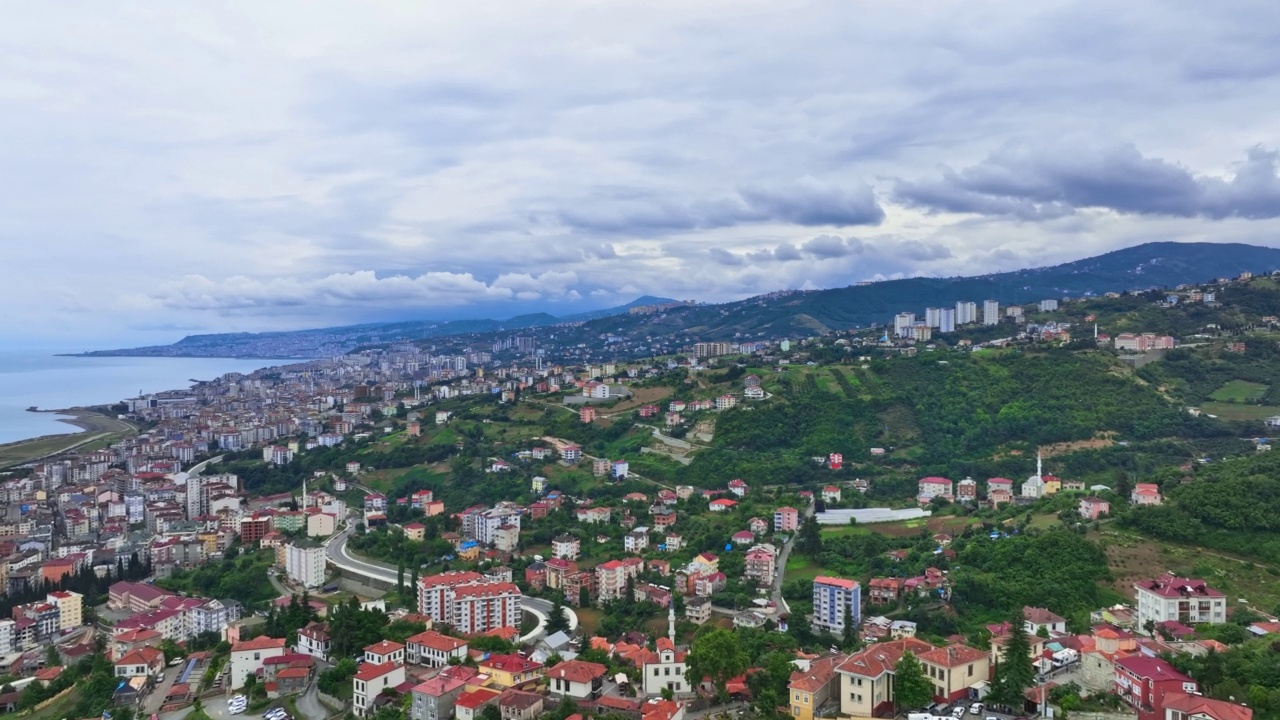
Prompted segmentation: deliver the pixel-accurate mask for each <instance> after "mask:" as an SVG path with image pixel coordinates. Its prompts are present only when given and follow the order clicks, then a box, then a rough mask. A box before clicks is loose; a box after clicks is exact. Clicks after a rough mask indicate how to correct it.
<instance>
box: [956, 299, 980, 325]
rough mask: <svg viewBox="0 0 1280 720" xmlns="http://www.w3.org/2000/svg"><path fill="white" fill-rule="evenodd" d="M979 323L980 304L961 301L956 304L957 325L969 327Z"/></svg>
mask: <svg viewBox="0 0 1280 720" xmlns="http://www.w3.org/2000/svg"><path fill="white" fill-rule="evenodd" d="M973 322H978V303H975V302H969V301H967V300H961V301H959V302H957V303H956V324H957V325H968V324H969V323H973Z"/></svg>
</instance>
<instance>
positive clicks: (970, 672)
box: [969, 665, 973, 677]
mask: <svg viewBox="0 0 1280 720" xmlns="http://www.w3.org/2000/svg"><path fill="white" fill-rule="evenodd" d="M969 677H973V666H972V665H970V666H969Z"/></svg>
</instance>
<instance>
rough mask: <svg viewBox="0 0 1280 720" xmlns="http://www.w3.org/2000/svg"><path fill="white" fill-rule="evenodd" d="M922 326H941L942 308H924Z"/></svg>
mask: <svg viewBox="0 0 1280 720" xmlns="http://www.w3.org/2000/svg"><path fill="white" fill-rule="evenodd" d="M924 324H925V325H928V326H929V327H931V328H936V327H938V326H939V325H941V324H942V308H925V309H924Z"/></svg>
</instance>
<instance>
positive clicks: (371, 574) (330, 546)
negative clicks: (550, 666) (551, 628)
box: [324, 528, 578, 642]
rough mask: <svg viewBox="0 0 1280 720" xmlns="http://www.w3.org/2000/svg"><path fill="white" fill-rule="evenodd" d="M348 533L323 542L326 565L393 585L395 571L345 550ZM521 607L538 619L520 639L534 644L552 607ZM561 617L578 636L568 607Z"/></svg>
mask: <svg viewBox="0 0 1280 720" xmlns="http://www.w3.org/2000/svg"><path fill="white" fill-rule="evenodd" d="M350 533H351V529H350V528H347V529H346V530H343V531H342V532H340V533H338V534H336V535H334V536H333V537H331V538H329V539H328V540H327V541H325V544H324V551H325V555H326V556H327V558H328V561H329V564H330V565H333V566H334V567H337V568H340V569H342V570H346V571H347V572H351V573H355V574H357V575H361V576H363V577H366V578H370V579H374V580H380V581H382V582H385V583H391V584H393V585H394V584H395V582H396V576H397V574H398V571H397V569H396V568H393V567H391V566H390V565H386V564H383V563H379V562H376V561H372V560H366V559H364V558H358V557H356V556H355V555H353V554H352V553H351V551H349V550H347V537H348V535H350ZM520 606H521V607H522V608H523V609H524V610H525V612H528V613H529V614H530V615H533V616H534V617H535V618H537V619H538V627H536V628H534V629H533V631H532V632H530V633H528V634H527V635H523V636H521V638H520V641H521V642H532V641H534V640H537V639H538V638H539V637H541V636H542V635H543V634H545V632H546V627H547V616H548V615H549V614H550V613H551V608H552V603H551V602H550V601H548V600H543V599H541V598H533V597H528V596H525V597H524V598H523V599H522V600H521V602H520ZM564 613H565V615H566V616H567V617H568V619H569V632H570V633H571V634H572V633H574V632H577V630H578V614H577V613H575V612H574V611H573V608H570V607H568V606H565V608H564Z"/></svg>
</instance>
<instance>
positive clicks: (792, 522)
mask: <svg viewBox="0 0 1280 720" xmlns="http://www.w3.org/2000/svg"><path fill="white" fill-rule="evenodd" d="M799 527H800V511H799V510H796V509H795V508H793V507H780V508H778V509H777V510H774V511H773V531H774V532H795V530H796V529H797V528H799Z"/></svg>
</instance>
